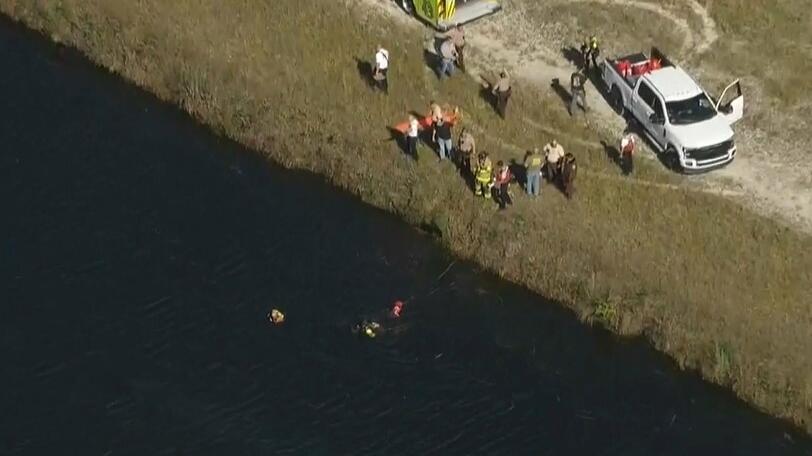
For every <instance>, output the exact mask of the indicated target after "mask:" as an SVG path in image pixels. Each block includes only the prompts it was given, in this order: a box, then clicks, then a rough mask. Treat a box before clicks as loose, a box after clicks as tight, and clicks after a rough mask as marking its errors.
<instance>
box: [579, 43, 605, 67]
mask: <svg viewBox="0 0 812 456" xmlns="http://www.w3.org/2000/svg"><path fill="white" fill-rule="evenodd" d="M600 53H601V49H600V47H599V46H598V38H596V37H595V35H592V36H590V37H589V39H588V40H586V41H584V43H583V44H581V58H582V59H583V65H582V66H583V68H584V71H589V69H590V65H589V64H590V63H592V68H598V55H600Z"/></svg>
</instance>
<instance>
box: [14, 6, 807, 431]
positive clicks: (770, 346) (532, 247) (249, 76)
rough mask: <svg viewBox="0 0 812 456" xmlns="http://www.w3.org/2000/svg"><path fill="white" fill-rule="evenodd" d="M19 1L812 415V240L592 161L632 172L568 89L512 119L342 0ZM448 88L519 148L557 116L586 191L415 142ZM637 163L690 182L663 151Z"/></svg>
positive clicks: (325, 167) (725, 378)
mask: <svg viewBox="0 0 812 456" xmlns="http://www.w3.org/2000/svg"><path fill="white" fill-rule="evenodd" d="M731 3H735V2H731ZM770 4H771V5H772V4H773V3H772V2H771V3H770ZM715 8H716V7H715ZM0 9H2V11H4V12H5V13H6V14H9V15H10V16H12V17H15V18H18V19H20V20H22V21H24V22H25V23H26V24H28V25H29V26H31V27H33V28H37V29H40V30H43V31H44V32H45V33H47V34H48V35H50V36H52V37H54V38H55V39H58V40H62V41H65V42H67V43H69V44H71V45H72V46H75V47H77V48H79V49H81V50H83V51H84V52H86V53H87V54H88V55H89V56H90V57H91V58H92V59H94V60H95V61H97V62H99V63H100V64H101V65H104V66H106V67H108V68H111V69H114V70H115V71H117V72H119V73H120V74H122V75H123V76H124V77H126V78H128V79H130V80H132V81H134V82H135V83H137V84H139V85H141V86H143V87H145V88H147V89H149V90H150V91H153V92H155V93H156V94H158V95H159V96H161V97H162V98H164V99H166V100H169V101H171V102H175V103H178V104H179V105H181V106H182V107H183V108H184V109H185V110H187V111H188V112H189V113H190V114H192V115H193V116H195V117H196V118H198V119H200V120H201V121H202V122H205V123H207V124H209V125H211V126H212V128H214V129H216V130H218V131H221V132H222V133H223V134H226V135H228V136H231V137H234V138H236V139H237V140H239V141H241V142H243V143H246V144H247V145H249V146H251V147H253V148H255V149H257V150H258V151H260V152H262V153H263V154H265V155H267V156H268V157H269V158H271V159H273V160H275V161H277V162H279V163H282V164H283V165H285V166H288V167H296V168H304V169H310V170H313V171H315V172H318V173H321V174H323V175H325V176H327V177H328V178H329V179H331V180H332V181H333V182H334V183H335V184H336V185H339V186H341V187H344V188H346V189H348V190H350V191H352V192H354V193H356V194H357V195H359V196H360V197H361V198H362V199H363V200H365V201H367V202H368V203H370V204H373V205H376V206H379V207H382V208H385V209H388V210H390V211H392V212H395V213H397V214H399V215H401V216H402V217H404V218H405V219H406V220H408V221H409V222H410V223H413V224H415V225H418V226H424V227H428V228H430V229H431V230H433V231H435V232H436V233H437V234H438V235H439V237H440V239H441V242H442V243H443V244H444V245H445V246H446V247H448V248H449V249H450V250H452V251H453V252H454V253H455V254H457V255H459V256H461V257H464V258H470V259H472V260H474V261H477V262H479V263H480V264H482V265H483V266H484V267H486V268H488V269H491V270H493V271H495V272H497V273H498V274H500V275H501V276H503V277H505V278H507V279H510V280H513V281H515V282H518V283H521V284H524V285H527V286H528V287H529V288H531V289H534V290H537V291H539V292H540V293H542V294H544V295H546V296H549V297H551V298H554V299H558V300H561V301H562V302H563V303H565V304H566V305H568V306H570V307H572V308H573V309H574V310H575V311H576V312H578V313H579V314H580V315H582V316H583V317H584V319H586V320H590V321H596V322H602V323H603V324H605V325H607V326H608V327H610V328H612V329H614V330H616V331H618V332H620V333H624V334H641V333H642V334H645V335H646V336H647V337H648V338H649V339H650V340H651V341H652V342H653V343H654V344H655V345H657V346H658V347H659V348H660V349H662V350H663V351H665V352H666V353H669V354H670V355H671V356H673V357H674V358H675V359H676V360H677V361H678V362H679V363H680V364H682V365H684V366H686V367H689V368H696V369H698V370H699V371H701V373H702V374H703V375H704V376H705V377H706V378H708V379H710V380H713V381H715V382H718V383H720V384H724V385H729V386H730V387H731V388H732V389H734V390H735V391H736V392H737V393H738V394H739V395H741V396H742V397H744V398H746V399H748V400H750V401H751V402H753V403H754V404H757V405H758V406H760V407H762V408H764V409H766V410H769V411H770V412H772V413H774V414H776V415H779V416H784V417H789V418H791V419H793V420H795V421H796V422H797V423H799V424H801V425H804V426H806V428H807V429H812V421H810V420H811V419H812V380H810V379H812V360H811V359H810V358H809V357H808V356H807V354H808V353H810V352H812V317H810V303H812V299H811V298H812V287H810V285H811V284H812V280H810V279H811V278H810V271H812V241H811V240H810V239H808V238H806V237H802V236H800V235H798V234H795V233H794V232H791V231H790V230H788V229H786V228H783V227H781V226H780V225H778V224H776V223H774V222H772V221H770V220H767V219H764V218H760V217H757V216H754V215H752V214H751V213H749V212H747V211H745V210H743V209H742V208H740V207H739V206H737V205H735V204H733V203H730V202H728V201H725V200H723V199H720V198H717V197H713V196H710V195H706V194H702V193H698V192H689V191H674V190H672V189H668V188H659V187H651V186H642V185H632V184H630V183H627V182H625V181H624V180H623V179H594V178H590V176H594V175H595V174H598V173H599V174H602V175H611V176H615V175H617V174H618V172H617V170H616V169H615V168H614V166H613V165H612V164H610V163H609V162H608V161H607V160H606V159H605V158H604V156H603V152H602V151H600V150H595V149H594V148H590V147H586V146H572V145H568V143H567V140H566V139H565V138H567V137H572V136H578V137H580V138H585V139H587V140H590V141H598V140H600V139H604V138H600V137H598V136H597V133H594V132H592V131H590V130H588V129H585V128H584V127H583V125H581V124H580V123H577V122H575V123H573V122H570V121H569V120H568V118H567V117H566V114H562V113H563V109H562V107H561V105H560V101H558V100H551V99H549V98H546V97H543V96H542V97H539V96H538V94H536V93H526V92H523V91H522V90H521V87H519V88H518V89H519V90H518V92H517V96H516V97H515V99H514V100H513V102H512V105H511V106H510V110H511V113H510V114H509V116H510V118H509V120H508V121H507V122H501V121H499V120H497V118H496V117H495V115H494V114H493V113H492V112H491V110H490V109H489V108H488V106H487V105H486V104H485V103H484V102H483V101H482V100H481V99H480V98H479V96H478V94H477V91H478V86H477V85H476V83H475V82H474V81H471V80H469V79H467V78H455V79H452V80H450V81H448V82H445V83H442V84H440V83H438V82H437V81H436V80H435V78H434V77H433V75H431V74H430V73H428V72H427V71H426V69H425V66H424V62H423V57H422V52H421V49H422V48H421V43H420V39H419V38H420V37H414V36H411V35H409V34H408V33H407V32H405V31H402V30H399V29H397V28H395V27H393V26H392V24H380V23H374V22H370V21H361V22H359V21H358V19H357V18H358V17H359V15H358V14H357V13H358V12H357V11H353V10H352V9H345V8H343V7H341V6H339V5H338V4H337V3H334V2H324V1H322V0H296V1H289V0H275V1H260V0H239V1H237V0H235V1H233V2H228V3H222V2H221V3H216V2H204V1H200V0H141V1H139V2H133V1H131V0H61V1H57V0H38V1H36V2H28V1H26V2H22V1H15V0H0ZM378 42H380V43H382V44H384V45H385V46H387V47H388V48H389V49H390V51H391V52H392V57H393V69H392V72H391V79H392V93H391V94H390V96H389V97H383V96H380V95H378V94H375V93H373V92H372V91H370V90H369V88H368V87H366V86H365V85H364V83H363V82H362V80H361V78H360V77H359V74H358V72H357V70H356V61H355V58H362V59H368V58H369V57H370V54H371V53H372V52H373V47H374V46H375V45H376V44H378ZM432 98H434V99H438V100H450V101H454V102H456V103H459V104H461V105H462V106H463V108H464V109H465V112H466V114H467V117H466V123H467V124H468V125H470V126H472V127H475V128H476V129H477V130H478V131H479V137H480V138H481V142H483V143H484V144H485V145H486V146H487V148H488V149H489V150H490V151H492V153H493V154H494V155H497V156H498V157H499V158H511V157H519V155H520V154H521V149H522V148H524V147H531V146H532V145H534V144H539V143H540V142H542V141H546V140H548V139H549V137H548V135H540V134H539V133H538V132H537V131H534V130H532V129H529V128H528V127H527V124H526V123H524V122H522V121H520V120H519V118H520V117H527V118H530V119H534V120H536V121H541V120H543V122H544V123H545V125H547V126H549V128H553V129H555V130H557V131H558V132H559V133H560V134H559V139H561V140H562V142H563V143H564V144H565V146H569V147H568V149H569V150H571V151H573V152H575V153H576V155H577V156H578V158H579V161H580V162H581V163H582V169H583V174H582V175H581V177H580V181H579V183H578V184H579V188H578V193H577V194H576V198H575V200H573V201H571V202H566V201H565V200H564V199H563V197H561V195H559V194H558V193H557V192H556V191H554V190H552V189H551V188H549V187H547V188H545V194H544V197H543V198H542V200H541V201H533V202H531V201H529V200H527V199H526V198H522V197H519V198H517V199H518V201H517V202H516V205H515V207H514V208H513V209H512V210H511V211H510V212H509V213H508V214H505V215H502V214H496V213H495V210H494V207H493V205H492V204H489V203H486V202H483V201H481V200H479V199H475V198H473V197H472V196H471V193H470V192H469V191H468V190H467V189H466V188H465V187H464V185H463V183H462V181H461V180H460V179H459V177H458V176H457V175H456V173H455V172H454V171H453V170H452V168H451V167H450V165H448V164H443V165H438V164H437V162H436V160H435V159H434V158H433V156H432V155H431V152H430V151H428V150H427V149H425V148H423V149H422V150H421V160H420V161H418V162H416V163H415V162H413V161H411V160H409V159H406V158H405V157H404V156H403V155H402V154H401V153H399V152H398V149H397V147H396V146H395V145H394V144H393V143H392V142H389V141H386V140H385V138H386V137H387V135H388V133H387V131H386V128H385V127H386V125H387V124H391V123H393V122H395V121H397V120H400V119H402V118H403V116H404V114H405V113H406V112H407V111H409V110H412V109H417V110H423V109H424V108H425V106H426V105H427V103H428V101H429V99H432ZM519 114H521V116H520V115H519ZM511 145H515V147H514V146H511ZM636 178H637V179H647V180H651V181H656V182H669V181H671V179H672V178H671V177H670V176H667V175H665V174H664V173H662V172H660V171H659V169H658V167H657V166H652V165H647V164H645V163H643V164H642V166H641V170H640V173H639V175H638V176H637V177H636ZM515 191H516V193H518V192H519V190H518V189H515Z"/></svg>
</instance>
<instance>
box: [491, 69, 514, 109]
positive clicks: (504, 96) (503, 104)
mask: <svg viewBox="0 0 812 456" xmlns="http://www.w3.org/2000/svg"><path fill="white" fill-rule="evenodd" d="M511 91H512V89H511V86H510V75H508V72H507V71H505V70H502V72H501V73H499V80H497V81H496V84H494V85H493V88H492V89H491V93H492V94H493V95H495V96H496V112H498V113H499V115H500V116H501V117H502V118H503V119H504V118H505V111H506V110H507V102H508V99H509V98H510V93H511Z"/></svg>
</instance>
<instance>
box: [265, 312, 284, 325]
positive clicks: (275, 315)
mask: <svg viewBox="0 0 812 456" xmlns="http://www.w3.org/2000/svg"><path fill="white" fill-rule="evenodd" d="M266 317H267V318H268V321H269V322H271V323H273V324H275V325H280V324H282V323H283V322H284V321H285V314H283V313H282V312H281V311H279V310H278V309H271V311H270V312H268V315H267V316H266Z"/></svg>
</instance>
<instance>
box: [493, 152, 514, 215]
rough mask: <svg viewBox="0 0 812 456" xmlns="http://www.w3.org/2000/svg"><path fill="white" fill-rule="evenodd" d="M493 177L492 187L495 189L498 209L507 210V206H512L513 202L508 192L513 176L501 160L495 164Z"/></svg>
mask: <svg viewBox="0 0 812 456" xmlns="http://www.w3.org/2000/svg"><path fill="white" fill-rule="evenodd" d="M493 177H494V185H495V186H496V189H497V191H496V194H497V202H498V203H499V209H500V210H504V209H506V208H507V205H508V204H511V205H512V204H513V200H512V199H511V198H510V193H509V192H508V190H509V187H510V181H511V180H512V179H513V175H512V173H511V172H510V167H509V166H508V165H506V164H505V163H504V162H503V161H502V160H499V161H498V162H497V163H496V170H495V171H494V175H493Z"/></svg>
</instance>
